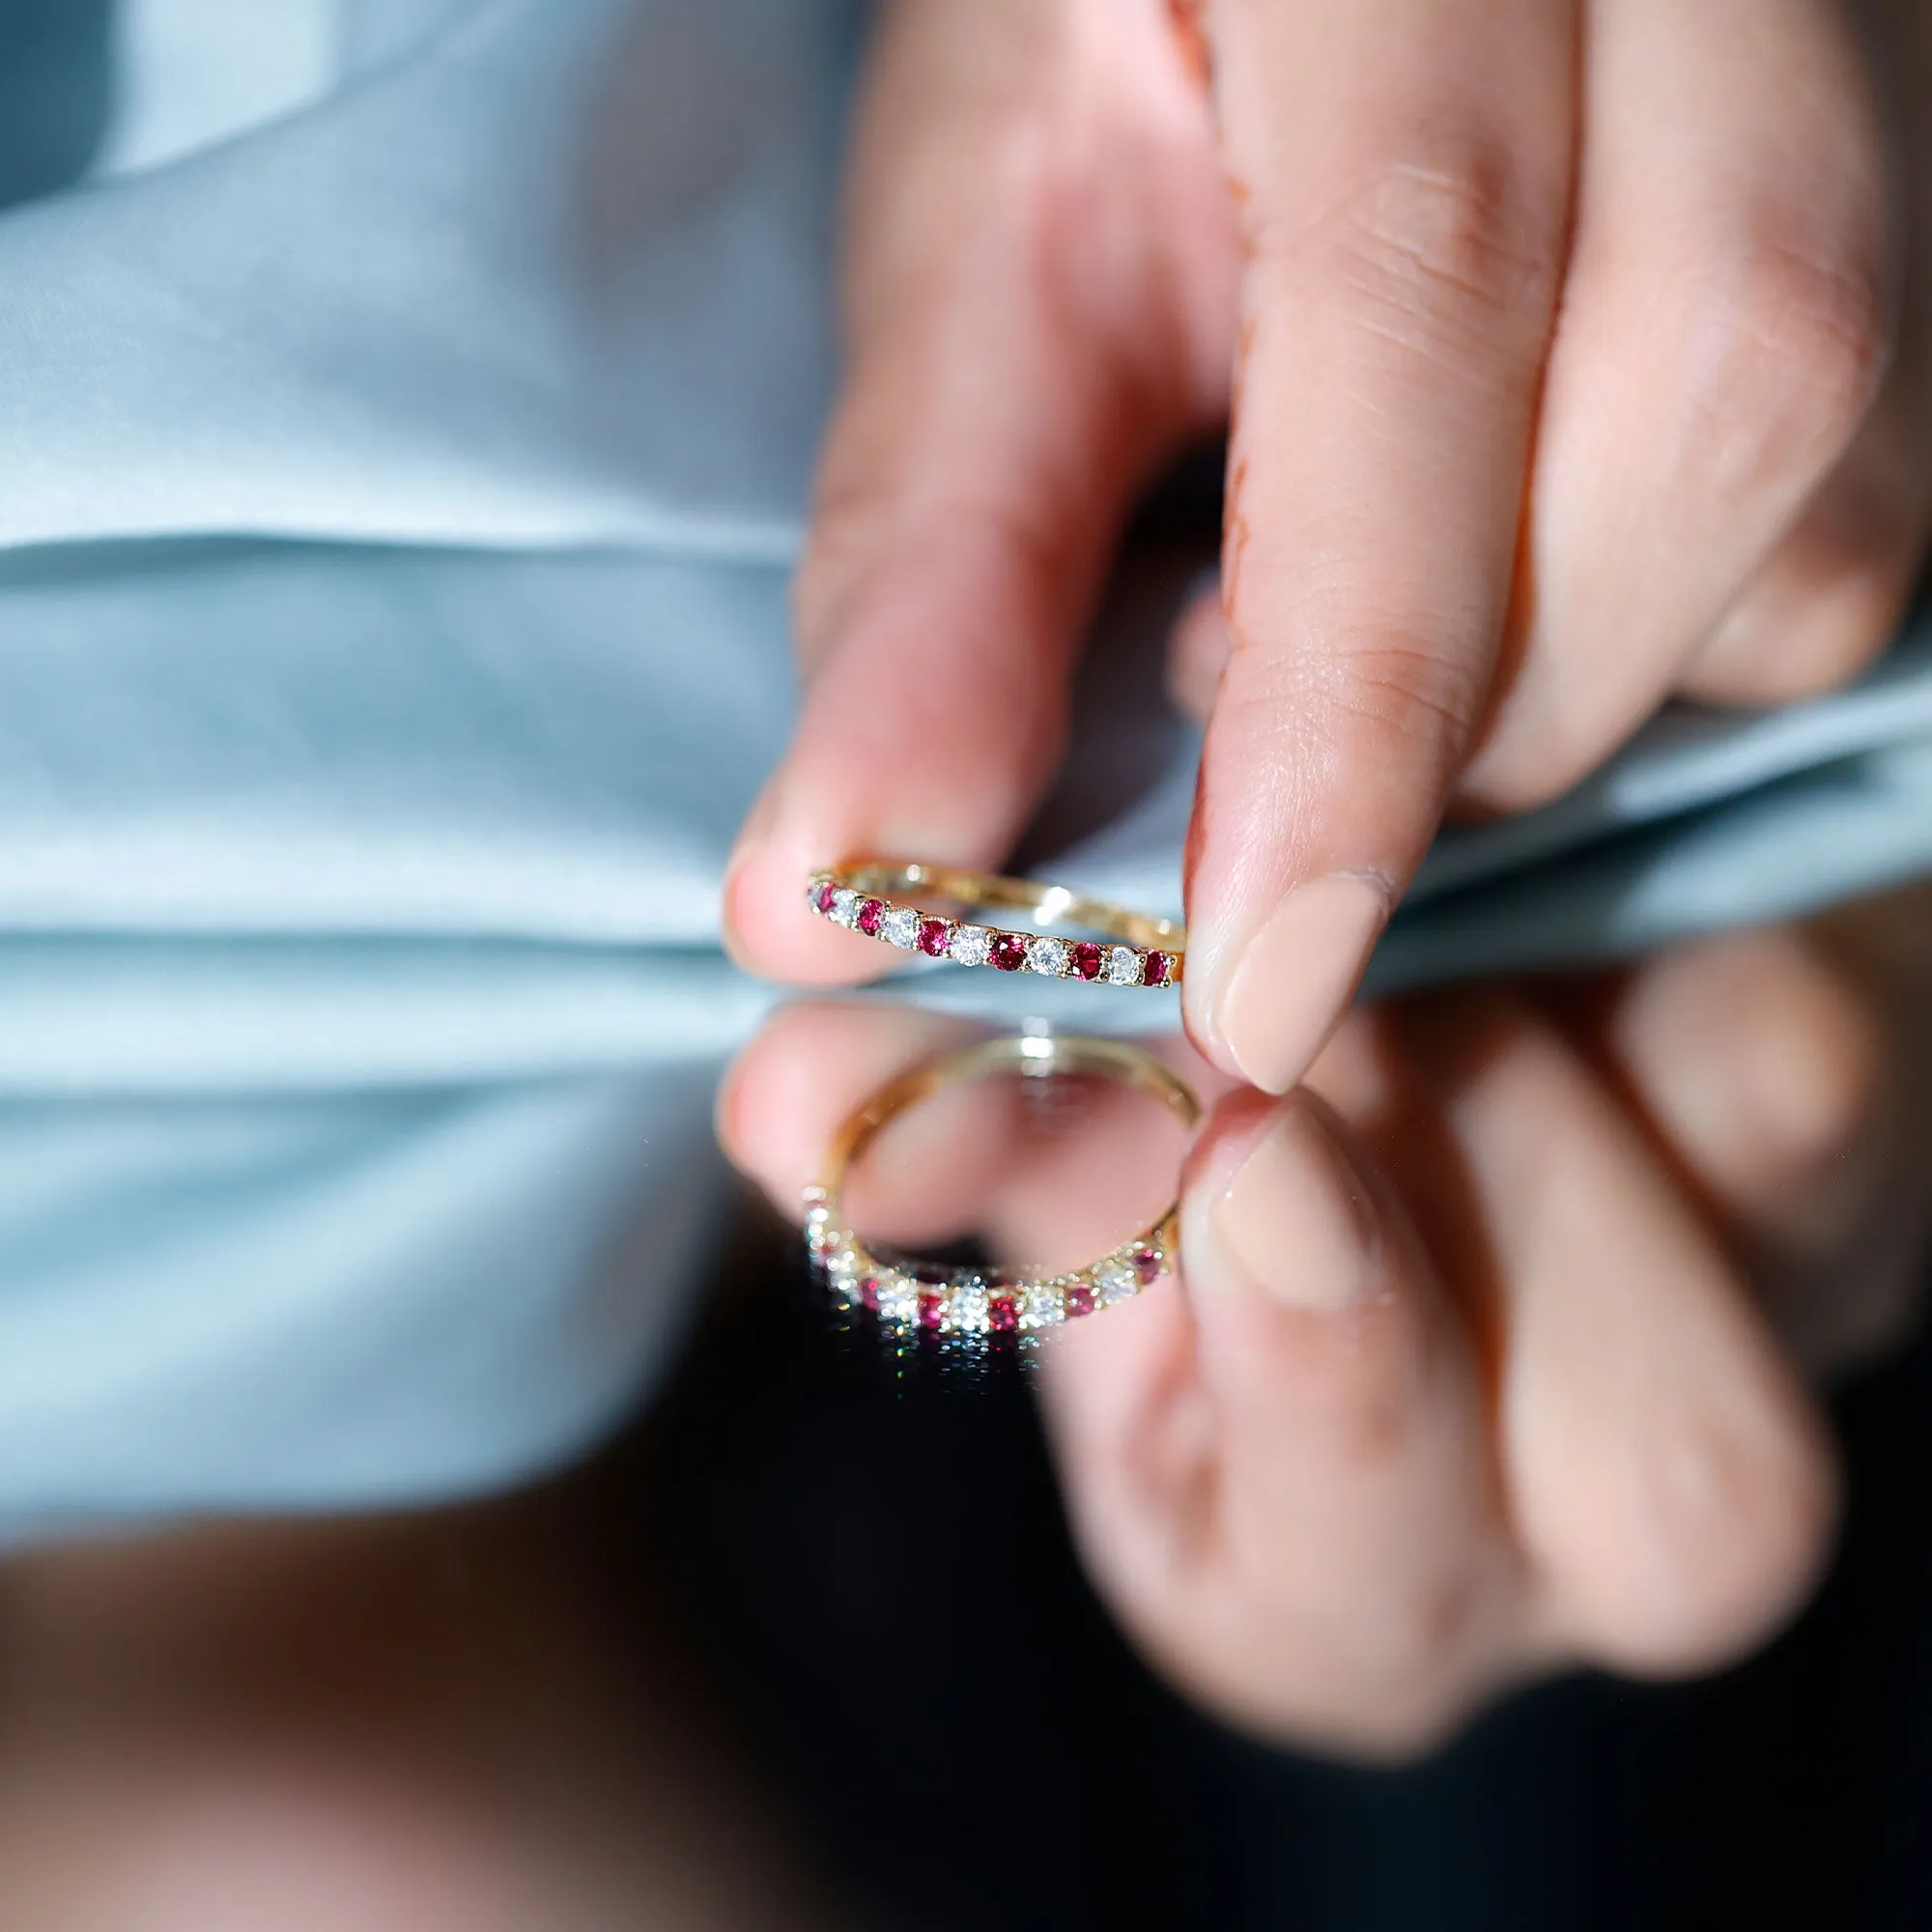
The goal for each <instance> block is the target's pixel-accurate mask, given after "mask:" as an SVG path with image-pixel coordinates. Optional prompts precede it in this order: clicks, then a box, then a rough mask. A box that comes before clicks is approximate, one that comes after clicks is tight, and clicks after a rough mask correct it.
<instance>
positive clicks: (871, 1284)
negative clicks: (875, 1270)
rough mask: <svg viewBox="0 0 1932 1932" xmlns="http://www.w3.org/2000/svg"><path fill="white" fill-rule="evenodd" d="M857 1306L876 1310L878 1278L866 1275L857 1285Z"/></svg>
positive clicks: (877, 1303)
mask: <svg viewBox="0 0 1932 1932" xmlns="http://www.w3.org/2000/svg"><path fill="white" fill-rule="evenodd" d="M859 1305H860V1306H861V1307H862V1308H876V1307H878V1305H879V1278H878V1276H877V1275H873V1274H868V1275H867V1276H866V1277H865V1278H864V1279H863V1280H862V1281H861V1282H860V1283H859Z"/></svg>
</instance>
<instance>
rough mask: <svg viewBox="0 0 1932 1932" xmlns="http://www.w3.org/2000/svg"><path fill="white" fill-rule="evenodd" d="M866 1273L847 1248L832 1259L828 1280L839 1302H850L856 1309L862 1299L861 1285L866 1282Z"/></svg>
mask: <svg viewBox="0 0 1932 1932" xmlns="http://www.w3.org/2000/svg"><path fill="white" fill-rule="evenodd" d="M865 1278H866V1276H865V1271H864V1269H862V1268H861V1267H860V1266H859V1265H858V1264H857V1258H856V1257H855V1256H854V1255H853V1253H852V1251H851V1250H850V1249H849V1248H847V1249H844V1250H842V1251H841V1252H839V1253H838V1254H836V1255H834V1256H833V1257H832V1262H831V1264H830V1266H829V1267H828V1268H827V1269H826V1279H827V1280H828V1281H829V1282H830V1283H831V1284H832V1292H833V1293H834V1294H836V1295H838V1298H839V1300H841V1301H846V1302H850V1303H851V1305H852V1306H853V1307H854V1308H856V1307H858V1305H859V1302H860V1299H861V1293H860V1291H861V1285H862V1284H863V1283H864V1281H865Z"/></svg>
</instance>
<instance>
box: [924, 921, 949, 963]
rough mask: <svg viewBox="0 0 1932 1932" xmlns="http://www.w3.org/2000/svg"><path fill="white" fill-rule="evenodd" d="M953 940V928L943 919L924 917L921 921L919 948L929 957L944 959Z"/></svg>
mask: <svg viewBox="0 0 1932 1932" xmlns="http://www.w3.org/2000/svg"><path fill="white" fill-rule="evenodd" d="M951 944H952V928H951V927H950V926H949V925H948V924H947V923H946V922H945V921H944V920H943V919H923V920H921V921H920V923H919V950H920V951H921V952H923V953H924V954H925V955H926V957H927V958H928V959H944V958H945V957H946V949H947V947H948V946H949V945H951Z"/></svg>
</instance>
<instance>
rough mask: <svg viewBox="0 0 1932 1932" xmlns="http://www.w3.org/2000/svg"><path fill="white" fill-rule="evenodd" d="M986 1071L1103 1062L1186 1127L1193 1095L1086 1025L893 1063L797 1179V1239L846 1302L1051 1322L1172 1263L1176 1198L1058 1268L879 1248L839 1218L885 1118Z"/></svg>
mask: <svg viewBox="0 0 1932 1932" xmlns="http://www.w3.org/2000/svg"><path fill="white" fill-rule="evenodd" d="M989 1073H1020V1074H1026V1075H1034V1076H1037V1075H1043V1074H1049V1073H1100V1074H1104V1075H1106V1076H1107V1077H1108V1078H1109V1079H1113V1080H1120V1081H1123V1082H1124V1083H1125V1084H1126V1085H1127V1086H1129V1087H1137V1088H1139V1089H1140V1091H1141V1092H1142V1093H1144V1094H1151V1095H1152V1096H1153V1097H1154V1098H1155V1099H1157V1100H1159V1101H1160V1102H1161V1103H1162V1104H1163V1105H1164V1106H1166V1107H1167V1108H1168V1110H1169V1111H1170V1112H1171V1113H1173V1114H1175V1115H1177V1116H1178V1117H1179V1120H1180V1122H1181V1123H1182V1124H1183V1125H1184V1126H1187V1127H1190V1128H1191V1127H1193V1126H1194V1125H1195V1124H1196V1122H1199V1120H1200V1118H1201V1102H1200V1101H1199V1100H1198V1099H1196V1098H1195V1095H1194V1092H1193V1090H1192V1089H1191V1088H1190V1087H1188V1085H1187V1084H1186V1083H1185V1082H1184V1081H1183V1080H1181V1079H1180V1078H1179V1076H1178V1075H1176V1074H1174V1073H1172V1072H1170V1071H1169V1070H1168V1069H1167V1067H1165V1066H1163V1065H1161V1063H1160V1062H1159V1061H1158V1060H1156V1059H1154V1058H1153V1056H1152V1055H1151V1054H1150V1053H1144V1052H1142V1050H1141V1049H1140V1048H1139V1047H1137V1046H1129V1045H1128V1044H1127V1043H1126V1042H1125V1041H1124V1040H1115V1039H1094V1038H1090V1037H1087V1036H1085V1035H1080V1034H1068V1035H1054V1036H1052V1037H1046V1036H1039V1035H1034V1034H1022V1035H1017V1036H1012V1035H1009V1036H1005V1037H1000V1038H997V1039H988V1040H983V1041H981V1042H980V1044H979V1045H978V1046H969V1047H964V1048H962V1049H960V1050H959V1051H958V1052H956V1053H948V1054H942V1055H941V1056H940V1057H939V1058H938V1059H936V1060H928V1061H926V1062H924V1063H923V1065H918V1066H915V1067H913V1068H912V1069H911V1070H910V1071H908V1072H905V1073H901V1074H900V1075H899V1077H898V1078H897V1079H896V1080H893V1081H890V1082H888V1083H887V1084H886V1085H885V1086H884V1087H881V1088H880V1089H879V1091H878V1092H877V1093H876V1094H872V1096H871V1097H870V1098H869V1099H867V1101H866V1102H865V1103H864V1105H862V1106H861V1107H860V1108H859V1109H858V1110H857V1111H856V1112H855V1113H853V1114H852V1115H851V1117H850V1118H849V1119H848V1120H847V1121H846V1122H844V1124H843V1125H842V1126H841V1127H840V1128H839V1129H838V1133H837V1134H836V1135H835V1136H834V1138H833V1142H832V1147H831V1150H830V1151H829V1152H828V1153H827V1155H826V1161H825V1170H824V1174H823V1176H822V1178H821V1179H820V1180H819V1182H818V1184H817V1185H816V1186H815V1187H808V1188H807V1189H806V1190H805V1239H806V1246H807V1248H808V1249H809V1250H810V1254H811V1257H812V1260H813V1261H814V1262H815V1263H816V1264H818V1265H819V1266H820V1267H822V1268H823V1269H824V1270H825V1272H826V1274H827V1276H828V1278H829V1279H830V1281H831V1283H832V1287H833V1291H834V1293H837V1294H838V1297H839V1298H840V1299H841V1300H842V1301H845V1302H847V1303H849V1304H850V1305H851V1306H853V1307H863V1308H869V1309H872V1310H874V1311H875V1312H876V1313H877V1314H878V1315H879V1317H880V1318H881V1319H882V1320H883V1321H889V1322H892V1323H893V1324H894V1325H895V1326H896V1327H900V1328H914V1327H918V1328H930V1329H940V1330H943V1331H945V1332H946V1333H948V1334H953V1335H984V1334H988V1333H1007V1332H1010V1331H1011V1330H1013V1329H1021V1328H1025V1329H1032V1328H1054V1327H1057V1326H1059V1324H1060V1323H1061V1322H1063V1321H1071V1320H1072V1319H1073V1318H1074V1317H1076V1316H1081V1315H1091V1314H1092V1313H1093V1312H1094V1309H1096V1308H1106V1307H1110V1306H1112V1304H1113V1303H1115V1302H1117V1301H1125V1300H1126V1299H1128V1297H1129V1296H1131V1295H1135V1294H1138V1293H1140V1292H1141V1290H1142V1289H1143V1288H1145V1287H1146V1286H1147V1285H1148V1284H1149V1283H1150V1282H1153V1281H1157V1280H1159V1278H1160V1277H1161V1276H1162V1275H1164V1274H1169V1273H1171V1272H1172V1271H1173V1269H1174V1265H1175V1256H1176V1247H1177V1239H1176V1237H1177V1221H1176V1215H1177V1211H1178V1208H1169V1209H1168V1210H1167V1212H1166V1213H1164V1214H1163V1215H1162V1216H1161V1217H1160V1219H1159V1220H1157V1221H1156V1222H1154V1224H1153V1225H1152V1226H1151V1228H1149V1229H1147V1230H1146V1231H1145V1232H1144V1233H1142V1234H1140V1235H1137V1236H1135V1237H1134V1238H1133V1239H1132V1240H1130V1241H1123V1242H1122V1244H1121V1245H1120V1246H1119V1247H1118V1248H1116V1249H1115V1250H1114V1251H1113V1253H1112V1254H1109V1255H1105V1256H1103V1257H1102V1258H1101V1259H1100V1260H1099V1261H1097V1262H1094V1263H1092V1264H1090V1265H1088V1266H1087V1267H1082V1268H1074V1269H1072V1270H1071V1271H1070V1272H1067V1273H1063V1274H1051V1273H1048V1272H1047V1271H1046V1270H1044V1269H1041V1268H975V1267H947V1266H942V1265H939V1264H930V1263H925V1262H917V1263H913V1262H888V1261H883V1260H881V1259H880V1258H879V1257H878V1256H877V1255H875V1254H874V1253H873V1252H872V1250H871V1249H870V1248H868V1247H867V1245H866V1244H865V1242H864V1241H862V1240H861V1239H860V1238H859V1236H857V1235H855V1234H854V1233H853V1232H852V1230H851V1229H850V1228H849V1227H847V1226H846V1224H845V1217H844V1212H843V1209H842V1208H841V1207H840V1203H839V1196H840V1194H841V1192H842V1190H843V1188H844V1185H845V1177H846V1175H847V1173H848V1172H849V1171H850V1169H851V1166H852V1163H853V1162H854V1161H855V1160H856V1159H858V1157H859V1155H860V1154H861V1153H862V1152H864V1151H865V1150H866V1148H867V1145H869V1143H870V1142H871V1139H872V1137H873V1135H875V1134H876V1133H877V1132H878V1131H879V1129H880V1128H881V1127H883V1126H884V1125H885V1124H886V1122H888V1121H890V1120H893V1119H895V1117H896V1116H898V1115H900V1114H902V1113H904V1112H905V1111H906V1110H907V1109H908V1108H909V1107H915V1106H917V1105H918V1104H919V1102H920V1101H922V1100H925V1099H929V1098H930V1097H931V1096H932V1095H933V1094H937V1093H939V1092H940V1091H941V1090H942V1089H943V1088H947V1087H953V1086H957V1085H958V1084H959V1083H960V1082H961V1081H964V1080H978V1079H981V1078H983V1077H984V1076H985V1075H987V1074H989Z"/></svg>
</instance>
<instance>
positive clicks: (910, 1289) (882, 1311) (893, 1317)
mask: <svg viewBox="0 0 1932 1932" xmlns="http://www.w3.org/2000/svg"><path fill="white" fill-rule="evenodd" d="M878 1308H879V1320H880V1321H895V1322H898V1323H901V1324H905V1323H909V1322H912V1321H917V1320H918V1318H919V1283H918V1282H916V1281H913V1280H911V1279H909V1278H908V1277H907V1276H905V1275H902V1274H898V1273H889V1272H887V1271H886V1270H885V1269H883V1268H882V1269H881V1270H880V1271H879V1294H878Z"/></svg>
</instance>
